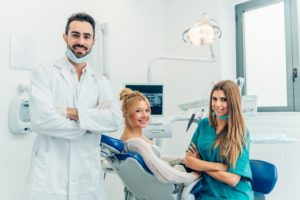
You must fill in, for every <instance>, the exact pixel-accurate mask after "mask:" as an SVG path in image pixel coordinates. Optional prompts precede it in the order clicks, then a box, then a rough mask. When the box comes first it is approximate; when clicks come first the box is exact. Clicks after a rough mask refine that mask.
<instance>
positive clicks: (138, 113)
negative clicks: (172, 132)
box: [130, 101, 151, 129]
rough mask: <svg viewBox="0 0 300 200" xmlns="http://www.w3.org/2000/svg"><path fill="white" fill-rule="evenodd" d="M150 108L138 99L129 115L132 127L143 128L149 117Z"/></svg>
mask: <svg viewBox="0 0 300 200" xmlns="http://www.w3.org/2000/svg"><path fill="white" fill-rule="evenodd" d="M150 115H151V112H150V108H149V104H148V103H147V102H146V101H140V102H139V103H138V104H137V106H136V108H135V109H134V110H133V113H132V115H131V117H130V121H131V124H132V126H133V127H134V128H138V129H142V128H145V127H146V126H147V124H148V122H149V119H150Z"/></svg>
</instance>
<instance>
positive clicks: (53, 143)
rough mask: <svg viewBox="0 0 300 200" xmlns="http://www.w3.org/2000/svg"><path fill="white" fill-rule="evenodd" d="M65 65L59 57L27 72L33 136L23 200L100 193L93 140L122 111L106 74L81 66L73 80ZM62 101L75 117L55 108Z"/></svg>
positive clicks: (79, 198) (93, 197)
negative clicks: (63, 113)
mask: <svg viewBox="0 0 300 200" xmlns="http://www.w3.org/2000/svg"><path fill="white" fill-rule="evenodd" d="M71 69H72V65H71V64H70V63H69V61H68V60H67V58H65V57H64V58H62V59H60V60H58V61H55V62H54V63H51V64H47V65H44V66H41V67H39V68H37V69H36V70H35V71H33V73H32V76H31V98H30V112H31V122H32V129H33V131H34V132H36V133H37V137H36V140H35V143H34V146H33V152H32V162H31V168H30V173H29V178H28V188H27V193H26V199H28V200H104V199H105V195H104V189H103V186H104V183H103V182H104V181H103V171H102V168H101V166H100V160H99V159H100V147H99V142H100V137H101V133H106V132H110V131H115V130H117V129H118V128H119V126H120V124H121V118H122V114H121V111H120V108H119V105H118V103H117V102H116V101H115V99H114V98H113V95H112V92H111V89H110V84H109V82H108V80H107V79H106V78H104V77H103V76H101V75H100V74H98V73H96V72H95V71H94V70H93V69H92V68H91V67H90V66H87V67H86V70H85V72H84V74H83V75H82V76H81V80H80V82H79V83H77V85H76V83H75V85H74V82H72V81H74V79H72V76H71ZM75 80H76V79H75ZM108 104H109V105H108ZM67 107H75V108H77V109H78V115H79V121H73V120H70V119H68V118H66V117H64V116H62V115H61V114H59V112H58V110H59V109H62V108H63V109H64V108H67Z"/></svg>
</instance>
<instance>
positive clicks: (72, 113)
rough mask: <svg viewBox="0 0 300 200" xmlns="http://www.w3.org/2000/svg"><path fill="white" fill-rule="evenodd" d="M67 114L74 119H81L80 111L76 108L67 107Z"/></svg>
mask: <svg viewBox="0 0 300 200" xmlns="http://www.w3.org/2000/svg"><path fill="white" fill-rule="evenodd" d="M67 116H68V117H69V118H70V119H72V120H75V121H78V120H79V117H78V111H77V109H76V108H67Z"/></svg>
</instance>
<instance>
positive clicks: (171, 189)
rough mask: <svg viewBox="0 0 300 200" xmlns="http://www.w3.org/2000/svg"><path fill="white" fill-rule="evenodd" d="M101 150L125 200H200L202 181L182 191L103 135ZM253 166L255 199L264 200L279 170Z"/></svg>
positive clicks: (261, 164) (268, 165) (256, 162)
mask: <svg viewBox="0 0 300 200" xmlns="http://www.w3.org/2000/svg"><path fill="white" fill-rule="evenodd" d="M100 146H101V155H102V156H103V157H104V158H105V160H107V161H108V163H109V164H110V166H111V167H112V171H114V172H116V173H117V174H118V176H119V177H120V178H121V180H122V182H123V184H124V186H125V189H124V192H125V200H132V199H136V200H195V199H197V197H198V196H199V193H200V189H201V179H199V180H197V181H195V182H194V183H192V184H190V185H188V186H186V187H184V188H183V190H181V189H178V186H177V185H176V184H173V183H162V182H160V181H159V180H158V179H156V178H155V176H153V174H152V172H151V171H150V170H149V168H148V167H147V166H146V164H145V162H144V161H143V158H142V157H141V156H140V155H139V154H137V153H134V152H125V151H124V143H123V142H122V141H121V140H118V139H115V138H112V137H109V136H106V135H102V137H101V141H100ZM250 166H251V171H252V182H251V185H252V189H253V191H254V199H255V200H264V199H265V194H269V193H270V192H271V191H272V190H273V188H274V186H275V184H276V182H277V177H278V175H277V169H276V166H274V165H273V164H271V163H268V162H265V161H262V160H250ZM108 171H110V170H108Z"/></svg>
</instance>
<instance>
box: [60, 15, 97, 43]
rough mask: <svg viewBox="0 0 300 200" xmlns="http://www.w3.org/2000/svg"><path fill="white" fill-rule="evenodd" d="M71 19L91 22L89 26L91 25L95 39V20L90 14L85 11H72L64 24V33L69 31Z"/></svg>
mask: <svg viewBox="0 0 300 200" xmlns="http://www.w3.org/2000/svg"><path fill="white" fill-rule="evenodd" d="M72 21H81V22H88V23H90V24H91V26H92V27H93V38H94V39H95V26H96V25H95V24H96V23H95V20H94V18H93V17H92V16H90V15H89V14H87V13H85V12H79V13H74V14H73V15H71V16H70V17H69V18H68V22H67V25H66V30H65V33H66V35H68V32H69V28H70V23H71V22H72Z"/></svg>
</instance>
